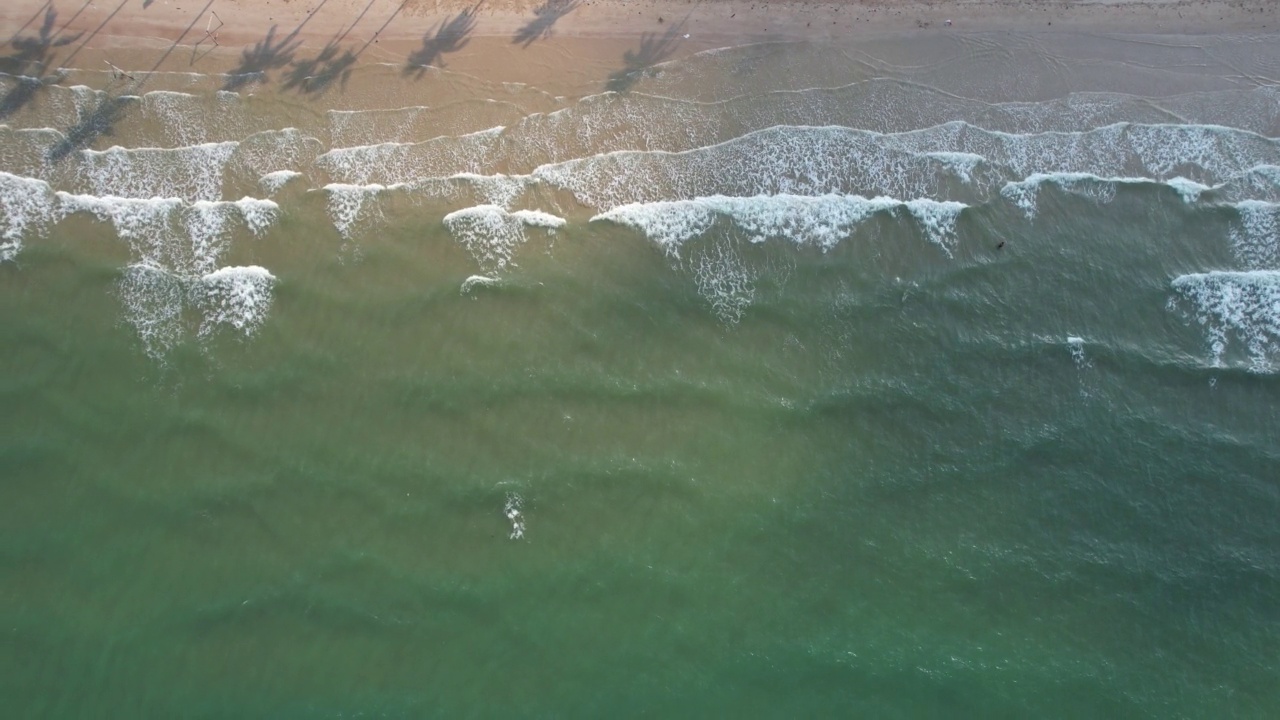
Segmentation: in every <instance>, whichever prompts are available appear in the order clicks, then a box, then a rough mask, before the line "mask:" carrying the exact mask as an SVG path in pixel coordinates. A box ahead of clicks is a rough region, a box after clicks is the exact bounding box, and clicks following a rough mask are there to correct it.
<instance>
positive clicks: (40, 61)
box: [0, 6, 84, 118]
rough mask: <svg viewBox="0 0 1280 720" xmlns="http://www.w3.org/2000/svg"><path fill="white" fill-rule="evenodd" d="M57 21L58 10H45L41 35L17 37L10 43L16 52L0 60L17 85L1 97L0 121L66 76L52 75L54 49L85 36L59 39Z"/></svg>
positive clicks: (3, 69) (3, 70)
mask: <svg viewBox="0 0 1280 720" xmlns="http://www.w3.org/2000/svg"><path fill="white" fill-rule="evenodd" d="M78 14H79V13H77V15H78ZM33 19H34V18H33ZM72 19H73V20H74V19H75V18H72ZM57 20H58V11H57V10H55V9H54V8H53V7H52V6H50V7H48V9H46V10H45V13H44V22H43V23H42V24H41V26H40V30H39V32H37V33H36V34H35V35H27V36H17V37H14V38H13V39H12V40H10V41H9V44H10V45H11V46H13V52H12V53H11V54H9V55H5V56H3V57H0V71H2V72H6V73H9V74H10V75H13V76H14V77H15V80H16V82H17V84H16V85H14V86H13V87H12V88H10V89H9V91H8V92H6V93H5V94H4V97H3V98H0V118H6V117H8V116H10V115H12V114H14V113H16V112H17V111H19V110H21V109H22V107H23V106H25V105H26V104H27V103H29V102H31V101H32V100H34V99H35V97H36V95H37V94H38V93H39V92H40V89H41V88H43V87H45V86H46V85H51V84H53V83H56V82H58V81H59V80H61V79H62V77H63V73H61V72H60V71H56V70H55V71H54V72H50V66H51V65H53V61H54V59H55V58H54V50H55V49H56V48H61V47H66V46H67V45H70V44H71V43H73V42H75V41H76V40H78V39H80V36H81V35H83V34H84V33H76V34H75V35H68V36H66V37H59V35H60V31H59V32H54V29H53V26H54V24H55V23H56V22H57Z"/></svg>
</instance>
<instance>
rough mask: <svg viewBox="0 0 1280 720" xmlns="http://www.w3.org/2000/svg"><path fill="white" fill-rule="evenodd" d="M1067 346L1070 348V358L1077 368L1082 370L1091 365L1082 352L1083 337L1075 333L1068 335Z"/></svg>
mask: <svg viewBox="0 0 1280 720" xmlns="http://www.w3.org/2000/svg"><path fill="white" fill-rule="evenodd" d="M1067 348H1068V349H1070V350H1071V360H1072V362H1074V363H1075V364H1076V368H1077V369H1079V370H1084V369H1085V368H1088V367H1091V366H1092V363H1090V362H1089V358H1087V357H1086V356H1085V354H1084V338H1082V337H1076V336H1075V335H1072V336H1070V337H1068V338H1067Z"/></svg>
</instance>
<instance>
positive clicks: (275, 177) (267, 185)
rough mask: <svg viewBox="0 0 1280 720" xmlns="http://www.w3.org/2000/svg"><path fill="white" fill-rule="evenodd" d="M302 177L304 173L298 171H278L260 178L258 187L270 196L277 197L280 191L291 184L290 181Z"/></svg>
mask: <svg viewBox="0 0 1280 720" xmlns="http://www.w3.org/2000/svg"><path fill="white" fill-rule="evenodd" d="M300 177H302V173H300V172H298V171H296V170H276V171H275V172H269V173H267V174H266V175H263V176H262V177H260V178H258V185H260V186H261V187H262V189H263V190H266V191H267V194H268V195H275V194H276V193H278V192H280V189H281V188H283V187H284V186H285V185H288V184H289V181H290V180H294V179H296V178H300Z"/></svg>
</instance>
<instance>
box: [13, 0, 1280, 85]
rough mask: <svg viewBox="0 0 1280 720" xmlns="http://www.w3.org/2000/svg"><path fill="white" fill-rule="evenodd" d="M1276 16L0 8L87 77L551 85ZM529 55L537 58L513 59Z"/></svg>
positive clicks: (1206, 10) (1257, 3)
mask: <svg viewBox="0 0 1280 720" xmlns="http://www.w3.org/2000/svg"><path fill="white" fill-rule="evenodd" d="M50 13H52V14H50ZM1277 18H1278V15H1277V11H1276V6H1275V4H1274V3H1271V2H1267V1H1266V0H1246V1H1244V2H1222V1H1220V0H1167V1H1159V0H1156V1H1148V2H1106V1H1102V2H1085V1H1080V0H1067V1H1065V2H1063V1H1059V2H1052V1H1049V0H972V1H966V2H896V1H892V0H890V1H884V0H867V1H864V2H848V3H841V2H836V3H824V2H811V1H809V0H791V1H788V0H774V1H773V2H752V1H749V0H703V1H701V2H671V1H670V0H666V1H654V0H620V1H617V2H604V1H603V0H587V1H586V2H580V1H578V0H542V1H541V2H539V1H536V0H490V1H489V2H481V3H476V4H468V3H464V2H454V1H451V0H450V1H441V0H436V1H434V2H432V1H430V0H406V1H404V2H399V1H398V0H312V1H307V0H276V1H275V2H272V1H271V0H209V1H208V2H204V3H201V2H196V1H190V0H189V1H186V2H184V1H182V0H122V1H121V2H119V3H113V2H110V1H109V0H98V1H96V2H89V3H84V4H80V3H68V2H60V3H59V2H45V3H42V2H39V0H15V1H14V2H10V3H5V5H4V7H3V8H0V36H7V37H10V39H11V40H12V39H17V38H18V37H19V36H22V35H23V34H26V35H27V36H29V37H38V32H39V30H40V28H41V26H42V25H43V24H45V23H46V22H51V23H52V26H51V29H52V31H53V32H54V34H55V37H56V38H57V39H59V40H60V41H61V42H57V43H54V45H53V46H52V47H50V48H48V49H47V53H46V55H45V56H44V57H42V58H40V59H41V60H42V61H43V62H44V63H45V64H46V65H52V66H56V65H57V64H58V63H59V62H66V61H67V60H68V58H69V56H71V55H72V54H73V53H74V56H75V57H74V59H76V60H78V61H80V63H79V64H80V65H82V66H85V65H88V64H89V63H86V62H84V61H85V60H86V59H88V60H92V61H93V62H96V61H97V60H99V59H102V60H108V61H110V62H112V64H114V65H116V66H117V67H119V68H121V69H122V70H126V71H135V70H144V69H150V67H149V66H148V65H147V64H146V62H145V61H144V60H143V58H142V57H141V56H137V57H136V58H135V57H133V54H134V53H136V52H137V51H139V50H153V51H166V50H167V51H170V53H171V55H173V53H172V49H173V48H174V47H183V48H188V49H189V48H195V49H196V50H197V52H196V53H194V54H187V55H183V54H182V53H178V54H176V55H174V56H173V57H168V58H166V59H164V60H162V63H161V64H160V65H159V66H156V69H160V70H179V69H183V70H191V71H198V72H215V71H218V70H225V69H228V68H233V67H235V66H236V64H237V63H236V61H237V59H240V58H241V57H242V55H243V53H244V52H245V51H253V50H254V48H255V46H257V48H258V51H259V52H260V53H261V52H262V51H265V54H264V56H263V57H261V58H260V59H261V60H264V61H266V62H267V63H268V64H270V62H272V59H271V58H267V57H265V55H269V54H270V53H271V52H272V51H275V52H277V53H278V51H279V50H280V49H282V48H284V47H285V46H286V45H287V46H288V47H289V49H290V52H291V53H294V52H298V51H306V50H311V49H323V48H324V47H325V46H326V45H329V44H332V45H333V46H334V47H335V48H338V49H340V50H341V51H342V52H344V53H345V52H347V51H352V52H355V53H356V54H357V56H358V57H357V62H370V61H373V62H382V63H397V62H408V63H411V62H421V63H423V64H428V65H431V64H436V65H442V64H445V63H448V64H450V65H451V66H453V67H456V68H459V69H461V70H463V71H466V72H471V73H479V74H483V75H492V76H494V77H509V78H511V79H515V80H519V79H521V76H522V75H524V74H527V68H528V66H530V65H533V66H536V67H537V72H538V73H539V75H540V76H543V75H545V71H546V69H547V68H554V67H555V66H556V62H557V61H556V59H557V58H564V57H566V54H565V53H563V51H560V50H557V49H556V47H557V44H559V43H564V42H566V41H571V42H574V43H575V56H580V55H581V54H582V53H583V52H586V53H587V54H592V49H593V48H594V50H595V52H597V53H599V54H600V55H601V56H602V58H608V57H610V56H616V55H618V54H619V50H620V48H619V46H618V43H620V42H623V38H628V37H639V36H648V37H649V38H650V39H651V40H652V41H653V42H652V45H653V46H654V47H652V48H651V49H653V50H660V51H661V53H662V56H663V59H672V58H678V57H680V56H682V55H686V54H689V53H692V52H697V51H699V50H705V49H708V48H713V47H720V46H724V45H730V44H741V43H750V42H768V41H778V40H796V39H806V38H812V39H815V40H825V39H856V38H863V37H876V36H880V35H895V34H897V35H900V34H904V33H908V34H910V33H917V34H919V33H924V34H927V33H946V32H950V33H975V32H991V31H1009V32H1022V33H1052V32H1067V31H1077V32H1102V33H1117V32H1119V33H1134V34H1153V35H1160V34H1182V35H1188V34H1189V35H1194V34H1205V33H1222V32H1249V33H1264V34H1266V33H1274V32H1276V31H1277V30H1280V24H1277V23H1278V20H1277ZM72 39H74V41H72V42H68V40H72ZM472 41H475V42H472ZM64 43H65V44H64ZM273 43H275V44H274V46H273ZM659 44H660V45H661V47H660V48H659V47H657V46H658V45H659ZM517 48H518V49H521V50H524V51H525V52H524V53H523V54H515V53H512V52H511V50H513V49H517ZM424 51H425V52H424ZM415 52H417V53H418V55H417V57H416V59H415V56H414V53H415ZM278 59H279V58H276V60H278ZM13 62H14V61H13V60H10V64H13ZM542 79H543V80H544V81H545V77H542Z"/></svg>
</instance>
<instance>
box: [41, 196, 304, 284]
mask: <svg viewBox="0 0 1280 720" xmlns="http://www.w3.org/2000/svg"><path fill="white" fill-rule="evenodd" d="M57 198H58V210H59V213H60V215H62V216H66V215H71V214H73V213H77V212H83V213H87V214H90V215H92V216H94V217H95V218H97V219H98V220H99V221H103V222H110V223H111V224H112V226H113V227H114V228H115V231H116V234H117V235H118V236H119V237H120V239H122V240H124V241H126V242H127V243H129V247H130V250H131V251H132V253H133V255H134V262H136V263H140V264H145V265H150V266H153V267H156V268H161V269H164V270H167V271H172V272H176V273H182V274H197V275H198V274H203V273H207V272H210V271H212V270H213V269H214V268H215V267H217V263H218V262H219V261H220V260H221V258H222V255H223V254H224V253H225V252H226V250H227V249H228V247H229V246H230V242H231V231H232V229H233V223H234V222H235V221H236V220H239V221H240V222H242V223H243V224H244V226H245V227H246V228H247V229H248V230H249V231H250V232H252V233H253V234H254V235H257V236H261V235H262V234H263V233H265V232H266V231H267V229H268V228H270V227H271V225H272V224H274V223H275V221H276V220H277V219H278V217H279V206H278V205H277V204H276V203H274V202H272V201H270V200H259V199H255V198H248V197H246V198H242V199H240V200H237V201H235V202H228V201H218V202H210V201H206V200H201V201H197V202H194V203H187V202H185V201H183V200H182V199H181V198H151V199H148V200H141V199H137V198H121V197H113V196H105V197H98V196H95V195H72V194H70V193H65V192H58V193H57ZM179 228H180V229H181V230H180V229H179Z"/></svg>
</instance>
